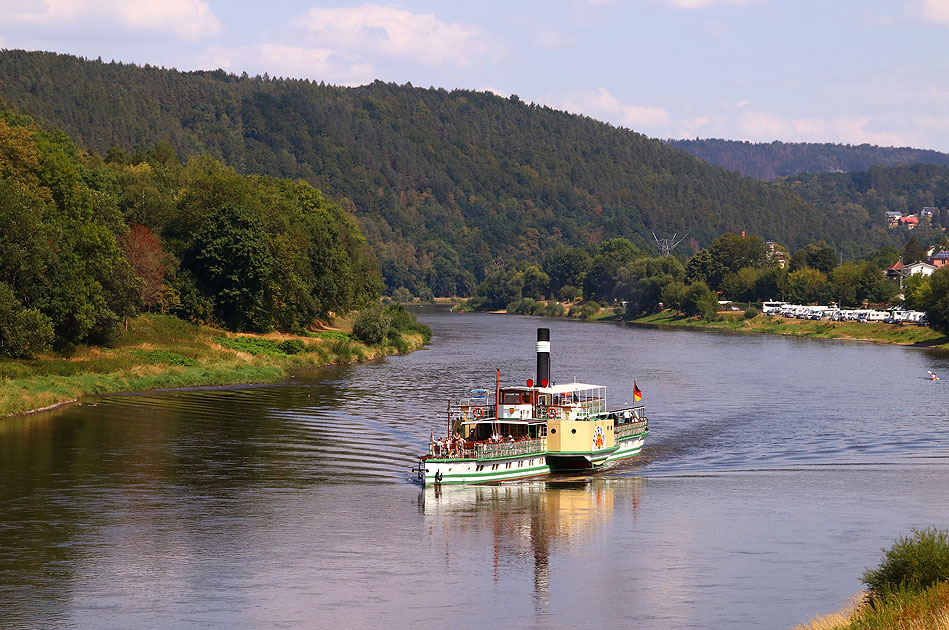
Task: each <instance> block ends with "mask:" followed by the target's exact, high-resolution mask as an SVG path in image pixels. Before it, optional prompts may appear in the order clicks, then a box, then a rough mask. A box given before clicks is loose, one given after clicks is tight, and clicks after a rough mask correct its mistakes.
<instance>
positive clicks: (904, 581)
mask: <svg viewBox="0 0 949 630" xmlns="http://www.w3.org/2000/svg"><path fill="white" fill-rule="evenodd" d="M943 580H949V532H945V531H939V530H937V529H936V528H935V527H932V528H930V529H924V530H916V529H914V530H913V534H912V535H911V536H901V537H900V538H898V539H897V541H896V543H895V544H894V545H893V546H892V547H891V548H890V549H888V550H886V549H885V550H884V551H883V560H882V562H881V563H880V566H879V567H877V568H876V569H867V570H866V571H864V573H863V582H864V584H866V585H867V589H868V590H869V593H870V598H871V599H872V600H873V599H881V598H883V597H885V596H886V594H887V593H890V592H892V591H893V590H894V589H896V588H898V587H900V586H901V585H902V586H908V587H910V588H915V589H925V588H927V587H929V586H930V585H932V584H935V583H936V582H941V581H943Z"/></svg>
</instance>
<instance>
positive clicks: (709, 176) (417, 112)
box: [0, 51, 899, 295]
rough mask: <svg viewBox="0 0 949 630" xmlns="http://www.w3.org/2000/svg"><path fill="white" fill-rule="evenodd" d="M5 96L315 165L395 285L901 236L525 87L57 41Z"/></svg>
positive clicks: (80, 120)
mask: <svg viewBox="0 0 949 630" xmlns="http://www.w3.org/2000/svg"><path fill="white" fill-rule="evenodd" d="M0 96H2V97H4V98H6V99H7V100H8V101H9V102H10V103H11V104H13V105H15V106H16V107H18V108H19V109H20V110H21V111H25V112H28V113H30V114H31V115H32V116H34V117H35V118H36V119H37V120H39V121H43V122H44V123H45V124H52V125H57V126H59V127H61V128H63V129H64V130H65V131H66V132H67V133H69V134H70V135H71V136H72V137H74V138H75V139H76V141H77V142H78V143H79V144H80V145H81V146H83V147H84V148H86V149H88V150H92V151H96V152H99V153H100V154H105V153H106V152H108V151H109V150H110V149H111V148H112V147H119V148H120V149H121V150H122V151H125V152H126V153H129V154H132V155H135V154H136V152H139V153H141V152H142V151H145V150H147V149H148V147H151V146H153V145H154V143H155V142H156V141H158V140H164V141H167V142H168V143H170V145H171V147H172V148H173V149H174V151H175V152H176V153H177V154H178V155H180V156H182V157H184V158H188V157H191V156H194V155H198V154H201V153H205V152H206V153H208V154H210V155H212V156H214V157H215V158H216V159H218V160H220V161H222V162H223V163H225V164H227V165H228V166H230V167H233V168H235V169H236V170H237V171H238V172H241V173H263V174H269V175H272V176H277V177H290V178H300V179H303V180H305V181H307V182H309V183H310V184H311V185H314V186H316V187H317V188H320V189H321V190H323V191H324V192H325V193H326V194H327V195H328V196H329V197H330V198H331V199H333V200H334V201H337V202H338V203H340V204H341V205H342V206H343V207H344V208H346V209H348V210H349V211H350V212H351V213H352V214H353V215H354V216H356V218H357V219H358V221H359V223H360V225H361V227H362V230H363V233H364V234H365V235H366V238H367V240H368V242H369V243H370V245H371V246H372V247H373V249H374V251H375V253H376V256H377V258H378V259H379V261H380V263H381V266H382V272H383V276H384V279H385V282H386V284H387V287H388V289H389V290H390V291H391V290H394V289H396V288H400V287H405V288H407V289H408V290H410V291H411V292H413V293H415V294H416V295H417V294H420V293H422V292H425V291H431V292H433V293H435V294H439V295H451V294H459V295H468V294H470V293H471V291H472V290H473V289H474V288H475V287H476V286H477V284H478V283H479V282H480V281H482V280H483V279H484V278H485V277H486V276H487V274H488V273H489V272H490V271H491V270H492V269H493V268H495V267H497V266H498V265H506V264H508V263H510V262H516V261H529V262H535V263H536V262H539V261H540V259H541V257H542V255H543V252H546V251H549V250H551V249H555V248H557V247H561V246H564V247H581V246H586V245H595V244H597V243H600V242H602V241H605V240H608V239H610V238H616V237H623V238H627V239H629V240H630V241H631V242H633V243H634V244H636V245H637V246H638V247H643V248H645V247H649V242H650V241H651V240H652V233H653V232H655V233H657V234H658V235H659V236H669V235H671V234H672V233H674V232H678V233H680V234H682V233H686V232H687V233H688V234H689V235H690V237H691V239H692V241H691V243H692V246H693V251H694V250H696V249H698V248H700V247H702V246H704V245H708V244H709V243H710V242H711V241H712V240H713V239H714V238H716V237H717V236H719V235H720V234H722V233H724V232H735V233H737V232H739V231H741V230H747V231H748V232H749V233H753V234H757V235H760V236H762V237H763V238H765V239H768V240H777V241H780V242H782V243H785V244H786V245H787V246H788V247H792V248H793V247H800V246H802V245H804V244H806V243H809V242H814V241H817V240H819V239H824V240H827V241H828V242H831V243H833V244H835V245H836V246H838V247H840V248H841V249H842V251H844V252H846V253H847V255H850V253H851V252H861V251H865V250H867V249H870V248H873V247H879V246H880V245H882V244H885V243H888V242H891V241H894V240H895V241H898V240H899V236H898V235H895V234H892V233H887V232H886V231H877V232H872V231H868V228H869V227H871V226H872V225H873V221H872V220H870V219H868V218H867V217H864V216H855V215H852V214H848V213H843V214H830V213H828V212H825V211H822V210H820V209H818V208H817V207H816V206H815V205H814V204H813V203H808V202H805V201H803V200H802V199H801V198H800V197H799V196H798V195H796V194H794V193H792V192H791V191H789V190H788V189H787V188H786V187H782V186H777V185H773V184H767V183H762V182H758V181H755V180H752V179H749V178H745V177H742V176H740V175H738V174H735V173H730V172H728V171H726V170H724V169H721V168H718V167H714V166H710V165H709V164H707V163H705V162H702V161H701V160H698V159H696V158H694V157H692V156H690V155H688V154H686V153H684V152H682V151H678V150H676V149H673V148H670V147H669V146H667V145H665V144H663V143H662V142H660V141H658V140H652V139H649V138H646V137H645V136H643V135H641V134H638V133H635V132H633V131H629V130H626V129H619V128H615V127H613V126H610V125H608V124H604V123H600V122H597V121H594V120H592V119H590V118H586V117H582V116H575V115H570V114H566V113H564V112H559V111H555V110H552V109H549V108H546V107H540V106H536V105H532V104H526V103H524V102H522V101H521V100H519V99H518V98H517V97H516V96H512V97H510V98H506V99H505V98H501V97H498V96H496V95H493V94H488V93H483V92H473V91H465V90H453V91H447V90H444V89H434V88H430V89H420V88H415V87H412V86H411V85H404V86H398V85H394V84H387V83H382V82H375V83H373V84H371V85H367V86H362V87H358V88H341V87H334V86H328V85H323V84H321V83H320V84H318V83H314V82H310V81H306V80H289V79H275V78H271V77H267V76H263V77H247V76H234V75H229V74H227V73H225V72H223V71H215V72H190V73H185V72H178V71H175V70H166V69H160V68H154V67H148V66H145V67H138V66H134V65H128V64H121V63H114V62H113V63H103V62H101V61H91V60H84V59H80V58H77V57H73V56H68V55H59V54H53V53H39V52H23V51H3V52H2V53H0Z"/></svg>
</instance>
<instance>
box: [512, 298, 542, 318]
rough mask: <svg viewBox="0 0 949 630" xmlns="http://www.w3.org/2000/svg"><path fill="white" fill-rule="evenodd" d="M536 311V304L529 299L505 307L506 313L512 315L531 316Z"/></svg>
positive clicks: (516, 301)
mask: <svg viewBox="0 0 949 630" xmlns="http://www.w3.org/2000/svg"><path fill="white" fill-rule="evenodd" d="M536 310H537V302H536V301H534V300H533V299H531V298H522V299H520V300H515V301H514V302H511V303H510V304H508V305H507V312H508V313H511V314H512V315H533V314H534V312H535V311H536Z"/></svg>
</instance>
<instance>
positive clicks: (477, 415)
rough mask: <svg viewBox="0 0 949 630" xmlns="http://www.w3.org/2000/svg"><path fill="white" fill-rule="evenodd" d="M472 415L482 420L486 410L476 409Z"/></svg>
mask: <svg viewBox="0 0 949 630" xmlns="http://www.w3.org/2000/svg"><path fill="white" fill-rule="evenodd" d="M471 413H472V415H474V417H475V418H480V417H481V416H483V415H484V409H482V408H481V407H475V408H474V411H472V412H471Z"/></svg>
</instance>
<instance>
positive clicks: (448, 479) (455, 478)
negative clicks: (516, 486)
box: [425, 464, 550, 486]
mask: <svg viewBox="0 0 949 630" xmlns="http://www.w3.org/2000/svg"><path fill="white" fill-rule="evenodd" d="M549 474H550V467H549V466H547V465H546V464H544V465H541V466H531V467H529V468H516V469H515V468H511V469H505V470H486V471H481V472H463V473H442V480H441V482H436V481H435V475H433V474H431V473H426V474H425V485H426V486H429V485H433V484H435V483H441V484H442V485H449V484H458V483H493V482H498V481H509V480H513V479H524V478H526V477H539V476H541V475H549Z"/></svg>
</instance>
